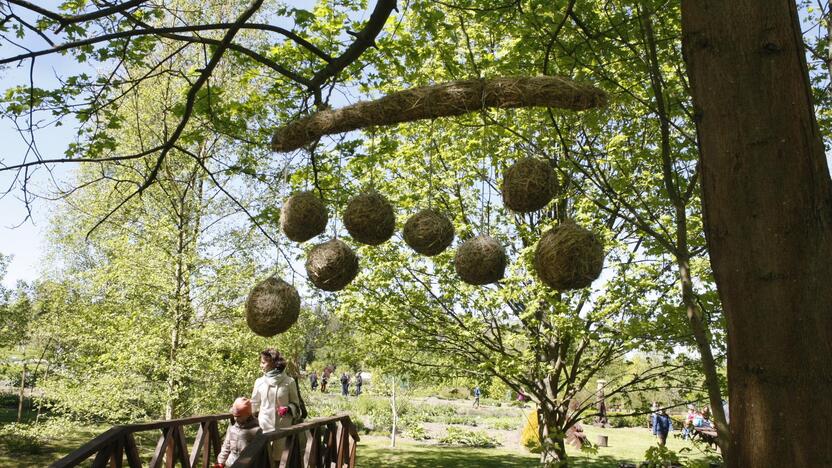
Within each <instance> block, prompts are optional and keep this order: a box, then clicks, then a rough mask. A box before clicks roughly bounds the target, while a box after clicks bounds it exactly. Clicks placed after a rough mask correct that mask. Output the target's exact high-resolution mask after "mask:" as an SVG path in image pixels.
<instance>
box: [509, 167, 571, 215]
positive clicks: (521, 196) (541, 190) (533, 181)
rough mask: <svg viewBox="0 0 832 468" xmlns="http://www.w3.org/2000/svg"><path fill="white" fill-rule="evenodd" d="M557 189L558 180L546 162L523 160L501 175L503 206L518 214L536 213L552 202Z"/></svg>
mask: <svg viewBox="0 0 832 468" xmlns="http://www.w3.org/2000/svg"><path fill="white" fill-rule="evenodd" d="M557 189H558V179H557V177H556V176H555V172H554V171H553V170H552V166H551V165H550V164H549V162H548V161H545V160H543V159H537V158H523V159H521V160H519V161H517V162H516V163H514V165H512V166H511V167H509V168H508V169H507V170H506V172H505V174H504V175H503V186H502V191H503V204H504V205H505V206H506V207H508V208H509V209H511V210H512V211H516V212H520V213H529V212H532V211H537V210H539V209H541V208H543V207H545V206H546V205H547V204H548V203H549V202H550V201H551V200H552V198H553V197H554V196H555V192H557Z"/></svg>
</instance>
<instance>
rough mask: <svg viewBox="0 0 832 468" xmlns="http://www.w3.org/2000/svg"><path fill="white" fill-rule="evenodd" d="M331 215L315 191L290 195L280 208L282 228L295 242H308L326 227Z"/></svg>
mask: <svg viewBox="0 0 832 468" xmlns="http://www.w3.org/2000/svg"><path fill="white" fill-rule="evenodd" d="M328 220H329V215H328V214H327V212H326V207H325V206H324V204H323V202H322V201H321V199H320V198H318V197H316V196H315V194H314V193H313V192H299V193H296V194H294V195H292V196H291V197H289V198H288V199H287V200H286V202H285V203H283V208H281V209H280V228H281V229H282V230H283V233H284V234H286V237H288V238H289V239H291V240H293V241H295V242H306V241H308V240H309V239H311V238H313V237H315V236H317V235H319V234H321V233H322V232H324V230H325V229H326V223H327V221H328Z"/></svg>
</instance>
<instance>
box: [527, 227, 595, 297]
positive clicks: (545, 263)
mask: <svg viewBox="0 0 832 468" xmlns="http://www.w3.org/2000/svg"><path fill="white" fill-rule="evenodd" d="M534 268H535V271H537V275H538V276H539V277H540V280H541V281H543V282H544V283H545V284H546V285H548V286H550V287H552V288H554V289H557V290H561V291H564V290H569V289H580V288H585V287H587V286H589V285H590V284H592V282H593V281H594V280H595V279H596V278H598V276H600V275H601V270H602V269H603V268H604V247H603V245H602V244H601V242H600V241H599V240H598V238H597V237H596V236H595V234H593V233H592V232H591V231H589V230H587V229H584V228H582V227H580V226H578V225H577V224H575V223H574V222H564V223H561V224H558V225H557V226H555V227H554V228H552V229H550V230H549V231H548V232H546V234H544V235H543V237H541V238H540V241H539V242H538V244H537V249H536V250H535V253H534Z"/></svg>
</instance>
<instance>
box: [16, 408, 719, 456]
mask: <svg viewBox="0 0 832 468" xmlns="http://www.w3.org/2000/svg"><path fill="white" fill-rule="evenodd" d="M313 400H319V401H316V403H317V404H318V405H320V407H321V408H320V409H326V407H327V405H324V403H325V402H326V400H332V401H329V404H330V405H331V406H332V408H330V409H332V410H335V409H337V408H336V406H341V405H337V404H336V403H341V404H344V403H346V402H342V401H341V400H340V399H336V398H335V397H332V398H327V397H321V398H315V399H313ZM0 401H1V402H2V405H0V425H4V424H8V423H11V422H14V420H15V419H16V415H17V413H16V412H17V404H16V397H13V396H7V397H5V398H2V399H0ZM351 403H353V404H354V402H351ZM411 403H413V404H414V405H415V406H418V405H421V404H423V403H421V402H418V401H414V402H411ZM333 404H334V405H333ZM445 404H447V405H449V406H451V405H452V406H453V409H454V411H453V416H455V417H459V416H461V415H465V416H467V417H470V418H473V419H476V420H477V423H478V426H479V427H477V428H470V429H474V430H478V431H488V430H489V428H492V429H493V426H495V425H498V426H506V427H510V426H514V427H516V428H517V429H515V430H519V425H520V424H519V422H520V421H521V416H520V415H519V414H520V410H517V409H514V408H512V409H509V408H493V409H494V410H499V411H489V409H488V408H484V409H481V410H471V409H470V408H468V405H467V404H457V403H456V402H454V403H445ZM344 409H347V408H344ZM349 409H352V410H355V408H351V407H350V408H349ZM446 413H451V411H450V410H449V411H446ZM515 413H516V414H515ZM497 414H501V416H499V417H498V416H497ZM24 419H25V420H30V419H34V415H33V414H32V413H29V414H28V418H27V417H24ZM42 419H43V418H42ZM437 419H446V418H445V417H444V415H443V418H437ZM24 422H26V421H24ZM437 422H439V421H437ZM446 422H447V421H441V423H446ZM513 422H514V423H516V424H512V423H513ZM108 427H109V426H104V425H86V426H85V425H77V426H73V429H72V430H71V432H70V434H69V435H67V436H65V437H60V438H55V439H53V440H50V441H49V443H47V444H44V445H43V446H41V447H39V450H38V447H35V448H33V450H28V449H26V450H23V452H22V453H20V452H19V453H10V452H9V451H8V450H7V447H5V446H4V444H3V443H0V467H6V466H8V467H12V466H15V467H16V466H22V467H29V466H47V465H49V464H50V463H52V462H54V461H56V460H58V459H59V458H61V457H62V456H64V455H66V454H67V453H69V452H71V451H72V450H74V449H76V448H78V447H80V446H81V445H83V444H84V443H86V442H87V441H89V440H90V439H92V438H93V437H95V436H96V435H98V434H100V433H101V432H103V431H105V430H106V429H107V428H108ZM455 427H459V426H455ZM461 427H465V428H469V427H466V426H461ZM584 430H585V432H586V434H587V436H588V437H589V440H590V441H591V442H593V443H595V441H596V439H597V437H598V436H599V435H606V436H607V437H608V444H609V446H608V447H599V448H598V450H597V453H594V454H590V453H586V452H581V451H580V450H578V449H575V448H573V447H571V446H568V447H567V453H568V454H569V457H570V461H569V463H570V466H572V467H578V468H584V467H600V468H604V467H610V468H617V467H618V464H619V463H620V462H623V461H628V462H632V463H637V462H641V461H643V460H644V453H645V451H646V450H647V449H648V448H649V447H651V446H654V445H655V444H656V439H655V438H654V437H653V436H652V435H651V434H650V432H649V431H648V430H647V429H646V428H620V429H612V428H610V429H600V428H596V427H593V426H584ZM673 434H678V432H674V433H671V437H670V438H669V440H668V446H669V448H670V449H671V450H674V451H675V452H677V453H678V454H679V455H680V458H681V459H682V461H683V462H684V461H687V462H691V461H704V460H705V459H706V455H705V454H703V453H701V452H700V451H699V450H698V449H697V448H695V447H694V446H693V445H692V444H690V443H689V442H687V441H682V440H680V439H678V438H676V437H673ZM157 437H158V434H157V433H155V432H152V433H143V434H141V435H140V437H139V443H140V444H141V452H142V454H143V455H144V456H145V459H147V458H148V457H149V455H150V452H151V451H152V450H153V447H154V446H155V442H156V438H157ZM389 444H390V441H389V438H388V437H384V436H369V435H365V436H362V438H361V442H360V443H359V447H358V452H357V456H358V465H359V466H362V467H371V468H372V467H387V466H397V467H399V466H400V467H405V468H408V467H417V466H419V467H421V466H429V467H431V468H445V467H448V468H450V467H470V466H476V467H508V468H511V467H533V466H538V456H537V455H535V454H531V453H528V452H526V450H525V449H522V448H520V447H517V446H516V445H514V444H511V445H513V446H510V445H506V446H501V447H497V448H470V447H449V446H441V445H437V444H436V442H435V441H426V442H418V441H413V440H411V439H407V438H404V437H400V438H399V440H398V441H397V445H398V446H397V447H396V448H390V447H389Z"/></svg>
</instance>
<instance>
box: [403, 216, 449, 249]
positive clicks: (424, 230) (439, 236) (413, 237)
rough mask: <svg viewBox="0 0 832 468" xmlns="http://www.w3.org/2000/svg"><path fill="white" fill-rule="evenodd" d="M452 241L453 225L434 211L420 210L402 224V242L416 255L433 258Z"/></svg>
mask: <svg viewBox="0 0 832 468" xmlns="http://www.w3.org/2000/svg"><path fill="white" fill-rule="evenodd" d="M453 240H454V225H453V223H451V220H449V219H448V218H447V217H445V216H443V215H442V214H440V213H438V212H437V211H435V210H431V209H427V210H422V211H420V212H418V213H416V214H415V215H413V216H411V217H410V219H408V220H407V222H406V223H404V241H405V242H407V245H409V246H410V248H412V249H413V250H415V251H416V252H417V253H420V254H422V255H427V256H428V257H433V256H434V255H438V254H440V253H442V252H443V251H444V250H445V249H447V248H448V246H449V245H451V242H453Z"/></svg>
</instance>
